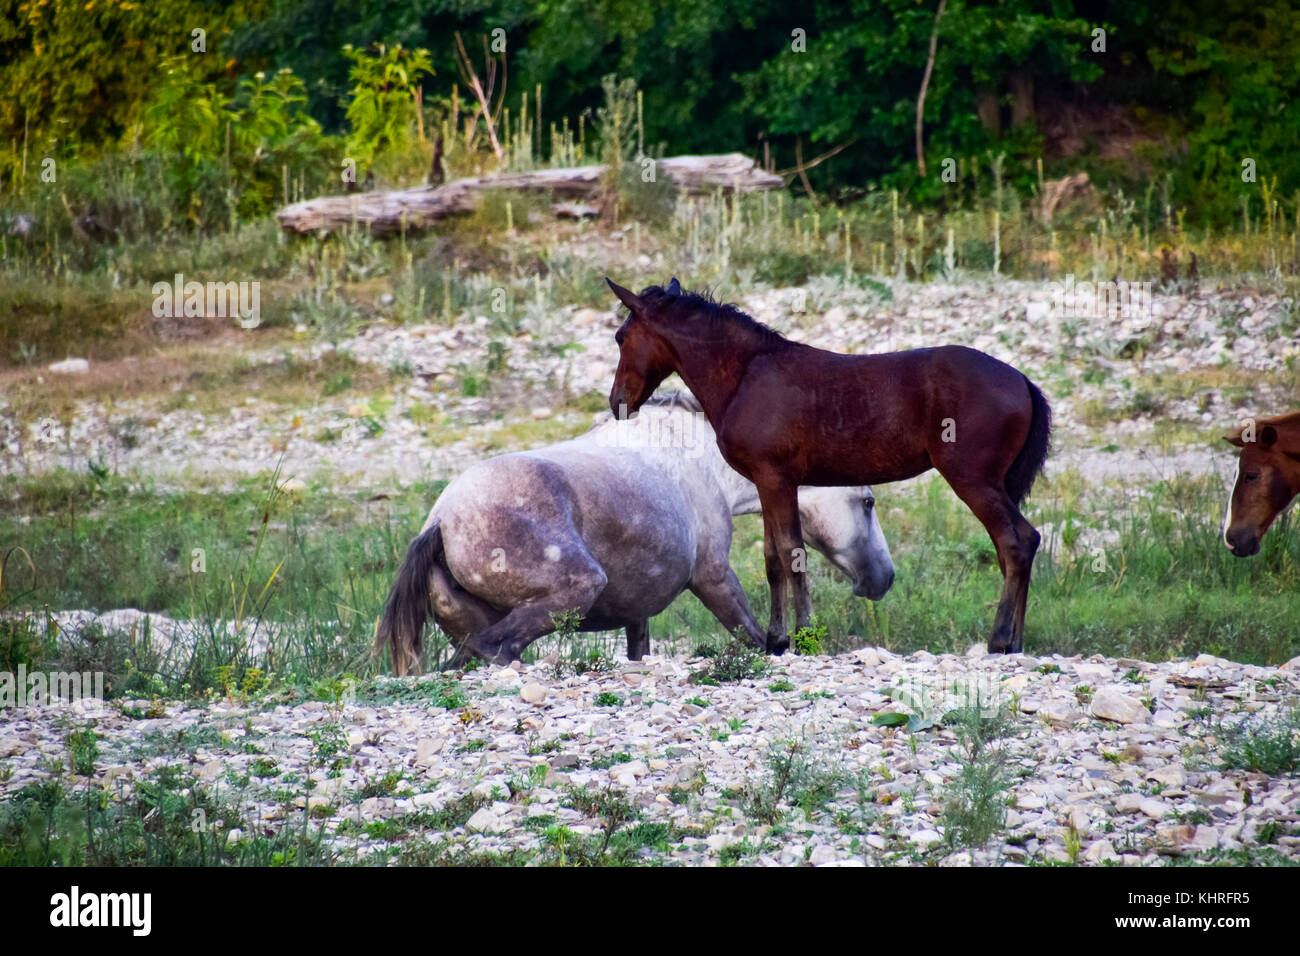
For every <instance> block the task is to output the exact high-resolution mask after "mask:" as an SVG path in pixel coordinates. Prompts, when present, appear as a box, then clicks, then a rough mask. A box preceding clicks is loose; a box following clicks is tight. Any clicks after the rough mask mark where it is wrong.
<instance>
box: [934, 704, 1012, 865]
mask: <svg viewBox="0 0 1300 956" xmlns="http://www.w3.org/2000/svg"><path fill="white" fill-rule="evenodd" d="M945 722H946V723H947V724H948V725H949V726H950V727H951V728H952V730H953V732H954V733H955V734H956V736H957V749H956V750H955V751H954V752H953V757H954V759H956V760H957V761H959V762H960V763H961V773H959V774H958V775H957V778H956V779H955V780H954V781H953V783H952V786H951V788H950V790H949V792H948V794H947V796H946V799H945V800H944V803H943V816H942V819H943V824H944V834H945V835H946V837H947V839H948V843H949V844H950V845H952V846H967V847H981V846H984V845H985V844H986V843H988V841H989V840H990V839H992V838H993V835H994V834H995V833H997V832H998V831H999V830H1001V829H1002V827H1003V826H1004V825H1005V823H1006V812H1007V800H1006V790H1007V789H1008V787H1010V785H1011V775H1010V772H1009V771H1008V769H1007V763H1006V754H1005V752H1004V750H1003V749H1002V748H1001V747H995V746H992V745H993V744H994V743H995V742H996V741H997V740H999V739H1000V738H1002V737H1004V736H1006V734H1007V733H1008V731H1009V729H1010V727H1011V723H1012V718H1011V716H1010V714H1009V713H1008V712H1007V711H1006V710H1005V709H1003V708H994V709H992V711H991V712H990V711H989V708H987V707H984V706H981V701H980V700H979V698H978V695H977V696H976V698H975V699H974V700H971V701H970V702H968V703H967V704H966V705H964V706H962V707H959V708H957V709H955V710H953V711H950V712H949V714H947V715H946V717H945Z"/></svg>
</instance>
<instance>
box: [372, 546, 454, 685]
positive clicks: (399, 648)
mask: <svg viewBox="0 0 1300 956" xmlns="http://www.w3.org/2000/svg"><path fill="white" fill-rule="evenodd" d="M442 556H443V549H442V527H441V526H440V525H439V523H438V521H437V520H434V522H433V523H432V524H430V525H429V527H427V528H426V529H425V530H424V531H422V532H420V534H419V536H418V537H417V538H416V539H415V540H414V541H412V542H411V546H410V548H408V549H407V552H406V560H405V561H403V562H402V567H401V568H400V569H399V570H398V572H397V580H396V581H395V582H393V589H392V590H391V591H389V592H388V603H387V604H385V605H384V615H383V617H382V618H381V619H380V621H379V627H378V628H377V629H376V631H375V653H376V654H379V653H382V652H383V650H384V647H385V645H387V647H388V651H389V656H390V657H391V658H392V661H393V670H394V672H396V673H397V675H398V676H401V675H403V674H405V673H406V671H407V668H408V667H412V666H417V667H418V665H419V662H420V658H421V654H422V653H423V650H424V625H425V622H426V621H427V620H428V619H429V578H430V577H431V576H432V574H433V573H434V571H435V570H436V569H437V567H438V564H439V562H441V561H442Z"/></svg>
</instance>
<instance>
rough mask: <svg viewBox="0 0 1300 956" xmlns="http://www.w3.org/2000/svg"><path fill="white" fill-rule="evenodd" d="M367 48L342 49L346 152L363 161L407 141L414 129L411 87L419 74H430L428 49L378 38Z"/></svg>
mask: <svg viewBox="0 0 1300 956" xmlns="http://www.w3.org/2000/svg"><path fill="white" fill-rule="evenodd" d="M373 49H374V52H373V53H371V52H368V51H366V50H357V49H353V48H352V46H351V45H348V46H345V47H344V48H343V56H344V57H345V58H346V59H347V61H348V62H349V63H350V64H351V67H350V69H349V70H348V79H349V81H350V82H351V83H352V89H351V90H350V91H349V93H350V96H351V101H350V102H349V103H348V107H347V111H346V114H345V115H346V117H347V121H348V126H349V128H350V132H349V134H348V144H347V148H348V155H349V156H350V157H352V158H355V159H357V160H359V161H364V163H365V164H366V165H369V164H370V163H371V162H373V161H374V157H375V154H376V153H378V152H382V151H392V152H401V151H403V150H405V149H406V148H408V147H409V146H410V144H411V141H412V139H413V138H414V136H415V132H416V129H415V128H416V117H417V111H418V108H419V107H418V103H419V101H418V99H417V90H419V89H420V87H421V85H422V78H423V77H425V76H430V77H431V76H433V60H432V58H431V57H430V55H429V51H428V50H423V49H417V50H407V49H405V48H403V47H402V45H401V44H400V43H399V44H396V45H394V46H392V47H388V46H385V45H384V44H382V43H378V44H375V46H374V48H373Z"/></svg>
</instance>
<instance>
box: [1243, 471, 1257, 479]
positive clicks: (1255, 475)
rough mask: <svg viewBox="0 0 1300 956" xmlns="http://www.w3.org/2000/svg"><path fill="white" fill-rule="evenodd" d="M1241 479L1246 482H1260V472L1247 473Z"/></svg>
mask: <svg viewBox="0 0 1300 956" xmlns="http://www.w3.org/2000/svg"><path fill="white" fill-rule="evenodd" d="M1241 477H1242V479H1243V480H1244V481H1259V472H1253V473H1247V474H1245V475H1242V476H1241Z"/></svg>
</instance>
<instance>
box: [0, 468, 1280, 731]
mask: <svg viewBox="0 0 1300 956" xmlns="http://www.w3.org/2000/svg"><path fill="white" fill-rule="evenodd" d="M270 480H271V476H269V475H264V476H262V477H261V478H257V479H250V480H246V481H243V482H241V483H239V484H238V485H236V486H235V487H233V488H229V489H224V490H218V491H210V490H202V489H195V490H191V491H184V492H176V491H162V490H159V489H157V488H156V487H155V486H153V485H152V484H151V483H149V482H148V481H143V482H141V481H135V480H128V479H124V478H121V477H117V476H114V475H111V474H107V473H106V472H103V471H98V472H90V471H87V472H79V473H72V472H67V471H59V472H53V473H50V474H46V475H44V476H42V477H40V478H32V479H25V478H19V477H16V476H12V475H11V476H7V477H5V478H0V555H3V554H5V553H6V552H11V553H10V558H9V561H8V566H7V568H6V571H5V574H4V577H3V591H0V608H3V609H6V610H13V609H17V610H28V611H31V612H33V613H34V614H35V618H34V620H33V621H32V624H31V625H29V624H27V623H24V622H21V621H17V620H15V619H12V618H6V619H5V620H4V623H3V625H2V626H0V658H3V659H4V660H6V661H8V662H9V664H11V665H13V666H16V665H17V664H18V663H19V662H22V663H26V664H27V665H28V666H29V667H36V666H40V665H42V664H43V663H46V662H54V663H60V662H61V663H62V664H63V665H65V666H62V667H60V668H59V669H69V670H72V669H75V670H84V669H90V670H103V671H104V672H105V673H106V690H107V692H108V694H109V695H110V696H120V695H122V694H134V695H136V696H158V695H164V696H165V695H168V694H171V695H180V694H189V695H197V694H202V693H205V692H208V691H215V692H220V693H223V694H224V693H230V692H231V688H236V689H238V688H245V689H247V688H248V687H249V686H250V685H249V681H250V680H251V681H253V683H254V684H257V683H265V684H266V685H268V686H269V687H274V686H280V685H283V684H291V685H299V686H304V687H312V686H315V684H316V682H318V681H321V680H326V679H338V678H340V677H341V676H343V675H346V674H356V675H359V677H360V678H361V679H362V680H363V683H362V684H361V685H359V687H360V688H361V690H362V693H363V694H365V695H366V696H368V697H373V698H375V700H376V701H380V700H383V699H385V698H389V697H394V698H395V697H396V696H399V695H407V694H409V695H412V696H415V697H419V698H421V699H425V700H428V701H429V702H430V703H432V704H435V705H438V706H450V707H454V706H459V704H458V700H459V697H458V696H457V691H456V689H455V687H454V686H452V685H445V684H439V683H430V684H428V685H417V686H416V687H415V688H405V687H404V685H396V684H395V685H393V686H392V687H389V686H387V685H379V684H369V685H367V684H365V683H364V680H365V679H366V678H368V677H370V676H371V675H373V674H374V673H376V666H375V664H374V663H373V662H372V660H371V658H370V655H369V647H370V642H371V638H372V635H373V627H374V622H375V620H376V618H377V617H378V615H379V613H380V610H381V608H382V604H383V601H384V599H385V597H386V596H387V592H388V588H389V587H390V585H391V583H392V580H393V577H394V575H395V574H396V571H397V568H398V566H399V564H400V562H401V560H402V558H403V557H404V555H405V551H406V547H407V545H408V543H409V541H410V539H411V537H412V536H413V535H414V534H415V532H416V531H417V530H418V528H419V526H420V524H421V522H422V521H423V519H424V516H425V514H426V513H427V510H428V507H429V505H430V504H431V502H432V501H433V500H434V498H435V497H436V495H437V493H438V491H439V489H440V487H441V486H440V485H438V484H429V485H418V486H415V487H413V488H409V489H405V490H394V491H392V492H390V495H391V496H390V497H389V498H388V499H386V500H381V501H369V500H367V499H368V498H369V495H367V494H364V493H339V492H335V491H332V490H330V489H329V488H327V487H311V488H309V489H308V490H307V492H306V493H305V494H301V495H296V496H287V495H278V494H275V495H268V488H269V486H270ZM1142 490H1143V491H1144V492H1145V494H1144V495H1143V496H1142V497H1141V498H1139V499H1138V501H1137V503H1136V504H1134V503H1131V502H1129V501H1128V500H1127V499H1118V498H1115V499H1111V498H1107V497H1106V496H1107V495H1108V494H1109V492H1107V491H1106V490H1104V489H1103V490H1100V491H1096V490H1094V491H1088V490H1086V489H1083V488H1081V487H1080V486H1077V483H1074V482H1072V481H1071V480H1070V479H1069V476H1068V475H1062V476H1059V477H1058V478H1057V480H1056V482H1055V484H1048V483H1044V484H1043V485H1042V486H1040V492H1039V494H1037V495H1035V497H1034V498H1032V499H1031V505H1030V508H1029V513H1030V516H1031V520H1033V521H1035V522H1036V523H1038V524H1040V525H1041V524H1043V523H1044V522H1052V523H1053V524H1054V525H1056V526H1057V527H1060V526H1062V525H1065V524H1066V521H1067V519H1072V520H1074V521H1075V522H1076V523H1077V526H1078V527H1081V528H1083V527H1086V528H1093V529H1096V530H1099V531H1106V532H1108V533H1111V534H1113V535H1115V536H1116V539H1115V541H1114V542H1113V543H1109V544H1107V546H1106V548H1105V554H1106V562H1105V564H1106V567H1105V570H1103V571H1097V570H1094V567H1095V559H1094V556H1093V554H1092V552H1091V551H1088V550H1085V549H1083V548H1082V547H1081V546H1076V549H1075V550H1071V549H1070V548H1069V547H1066V546H1065V545H1064V544H1062V543H1061V542H1060V541H1059V540H1057V541H1055V542H1045V544H1044V547H1043V549H1042V550H1041V551H1040V556H1039V560H1038V563H1037V564H1036V568H1035V575H1034V581H1033V585H1032V587H1031V589H1030V599H1029V613H1028V626H1027V631H1026V650H1027V651H1028V652H1030V653H1036V654H1047V653H1053V652H1056V653H1061V654H1067V655H1069V654H1084V655H1089V654H1094V653H1101V654H1105V655H1108V656H1113V657H1121V656H1123V657H1134V658H1141V659H1148V660H1161V659H1167V658H1170V657H1177V656H1191V655H1195V654H1198V653H1202V652H1206V653H1211V654H1215V655H1218V656H1223V657H1228V658H1231V659H1234V660H1240V661H1244V662H1250V663H1258V664H1276V663H1280V662H1282V661H1285V660H1287V659H1289V658H1291V657H1294V656H1296V655H1297V654H1300V605H1297V603H1296V602H1295V601H1294V600H1292V595H1294V593H1295V592H1296V591H1297V590H1298V589H1300V536H1298V535H1295V534H1294V533H1292V531H1291V528H1290V523H1291V522H1290V519H1289V518H1288V517H1286V516H1284V517H1283V518H1282V519H1281V521H1280V522H1279V526H1278V527H1276V528H1275V529H1274V530H1272V531H1270V532H1269V534H1268V535H1267V536H1266V537H1265V539H1264V547H1263V550H1262V553H1261V554H1260V555H1258V556H1256V557H1254V558H1251V559H1249V560H1237V559H1234V558H1233V557H1232V556H1231V555H1230V554H1229V553H1228V552H1227V550H1226V549H1225V548H1223V546H1222V544H1221V542H1220V540H1219V528H1218V522H1219V520H1220V517H1219V509H1221V507H1222V503H1221V501H1220V499H1221V497H1222V493H1221V491H1220V488H1219V486H1218V485H1217V483H1216V482H1215V481H1214V480H1212V479H1207V480H1203V481H1201V480H1198V481H1185V480H1184V481H1178V482H1173V483H1170V484H1156V485H1151V486H1148V487H1147V488H1145V489H1142ZM889 495H890V493H889V492H886V493H885V495H883V496H882V505H883V510H882V520H883V521H884V524H885V533H886V536H887V537H888V538H889V539H890V543H891V547H892V549H893V551H894V555H895V563H896V566H897V578H896V583H895V585H894V588H893V590H892V591H891V592H890V593H889V594H888V595H886V597H885V599H884V600H883V601H881V602H879V603H872V602H869V601H864V600H861V599H858V598H854V597H853V596H852V594H851V593H850V591H849V589H848V587H847V586H846V584H845V582H844V581H843V579H842V578H841V577H840V575H839V574H838V572H836V571H834V570H832V569H830V568H829V566H828V565H827V564H826V563H825V562H824V561H822V560H821V559H820V558H816V559H814V561H813V562H812V564H811V567H810V575H811V586H812V593H813V606H814V608H815V609H816V612H817V618H818V623H819V627H825V628H826V636H825V638H824V641H823V643H824V650H825V652H827V653H839V652H842V651H844V650H846V649H849V648H851V647H853V646H858V645H861V644H878V645H882V646H885V647H887V648H890V649H892V650H896V651H902V652H909V651H912V650H916V649H922V648H923V649H926V650H929V651H931V652H934V653H943V652H957V653H961V652H964V651H965V649H966V648H967V647H968V646H969V645H970V644H972V643H977V642H982V641H984V640H986V638H987V630H988V628H989V626H990V624H991V619H992V609H991V606H990V605H991V602H992V601H994V600H995V599H996V597H997V595H998V593H999V591H1000V587H1001V578H1000V575H999V573H998V570H997V566H996V562H995V561H994V558H993V551H992V547H991V546H990V545H989V543H988V541H987V537H986V536H985V534H984V531H983V529H982V528H981V527H979V526H978V524H977V523H976V521H975V519H974V518H973V517H972V516H971V515H970V514H969V513H968V512H967V511H966V509H965V508H964V506H962V505H961V504H960V502H958V501H957V500H956V499H955V497H954V496H953V495H952V494H951V492H950V491H949V490H948V489H947V488H946V486H944V485H943V483H942V481H941V480H940V479H937V478H934V479H930V480H928V481H921V482H916V483H912V484H911V485H910V486H905V487H901V488H900V489H899V490H898V491H897V492H895V493H893V495H892V497H890V496H889ZM1087 496H1091V498H1090V499H1088V500H1085V498H1087ZM1102 505H1105V507H1102ZM1098 514H1101V515H1103V516H1104V517H1102V518H1098V517H1096V515H1098ZM759 533H760V525H759V522H758V519H757V518H756V517H754V518H750V517H746V518H743V519H740V520H739V521H738V522H737V533H736V535H735V539H734V541H733V549H732V561H733V565H734V566H735V568H736V570H737V573H738V575H739V577H740V580H741V583H742V585H743V586H744V588H745V590H746V592H747V594H748V595H749V597H750V601H751V605H752V606H753V609H754V611H755V614H756V615H757V616H758V618H759V619H760V620H762V619H764V618H765V617H766V612H767V607H766V605H767V586H766V580H765V576H764V572H763V567H762V550H761V542H760V540H759ZM259 542H260V543H259ZM14 548H21V549H23V550H22V551H11V549H14ZM200 554H201V556H202V562H201V563H202V565H203V568H204V569H203V570H202V571H196V570H194V569H195V567H196V566H197V564H198V556H199V555H200ZM28 556H30V558H31V563H30V564H28V562H27V560H26V559H27V557H28ZM46 606H48V607H50V608H94V609H111V608H124V607H134V608H140V609H142V610H147V611H157V612H161V613H165V614H167V615H169V616H171V617H174V618H178V619H184V620H187V621H192V622H193V633H192V634H191V635H190V640H191V641H192V644H191V645H189V646H185V647H178V646H173V647H172V648H171V649H170V650H168V649H166V648H164V646H163V643H162V642H161V641H160V640H159V639H158V638H157V636H155V635H151V634H149V633H147V632H146V633H137V634H134V635H131V634H106V633H102V632H99V631H96V630H94V629H87V631H86V632H84V633H82V634H81V635H65V636H64V639H63V640H62V641H61V642H58V644H57V645H56V642H54V641H51V640H49V639H48V638H47V636H46V635H45V631H44V627H43V616H42V613H41V610H40V609H42V608H43V607H46ZM236 620H239V621H242V622H243V623H242V625H241V626H242V627H243V628H244V631H243V632H242V636H238V637H237V636H236V635H235V634H233V633H232V632H231V627H232V622H234V621H236ZM250 629H252V630H250ZM256 633H260V634H262V635H263V636H265V637H266V638H267V640H268V641H269V644H270V650H269V652H266V653H254V652H252V651H251V650H250V644H249V640H248V637H249V636H250V634H256ZM651 633H652V642H653V643H654V645H655V651H656V653H659V652H669V653H674V652H676V653H681V652H686V653H702V652H707V653H712V654H718V653H719V651H718V648H719V646H721V647H722V648H723V650H725V649H726V647H727V638H726V636H725V635H723V633H722V631H721V628H720V626H719V625H718V623H717V621H716V620H715V619H714V618H713V617H712V616H711V615H710V614H708V612H707V611H705V610H704V608H703V606H702V605H701V604H700V603H699V602H698V601H697V600H696V599H695V598H694V597H693V596H691V595H689V594H688V595H684V596H683V597H682V598H680V599H679V600H678V601H677V602H676V603H675V604H674V605H673V606H672V607H670V608H669V609H668V610H667V611H665V612H664V613H663V614H661V615H660V616H659V617H657V618H655V619H654V620H653V621H652V624H651ZM182 643H183V642H182ZM621 645H622V635H621V634H603V635H587V634H572V633H568V632H565V633H563V634H561V635H559V636H555V637H552V638H548V639H544V640H543V641H540V642H538V644H537V645H535V648H536V650H535V654H536V655H543V654H546V653H550V652H553V651H555V650H558V651H559V652H560V663H559V664H558V665H557V667H558V669H559V670H560V671H562V672H563V673H565V674H568V673H579V672H584V671H588V670H604V669H607V668H608V667H609V666H611V663H612V662H613V661H617V660H618V659H621V657H622V653H623V651H622V646H621ZM429 646H430V648H431V651H430V653H431V658H430V661H431V662H432V661H434V660H437V659H439V655H442V657H445V656H446V654H447V648H446V645H445V642H444V641H442V640H441V639H440V638H439V636H438V635H437V634H435V635H434V636H433V639H431V640H430V642H429ZM763 664H764V659H763V658H761V657H757V656H753V655H750V654H748V651H747V650H746V648H745V647H744V646H743V645H742V644H736V645H735V647H734V649H733V651H729V652H727V653H722V654H721V656H718V657H715V658H714V659H713V660H712V661H711V662H710V663H709V665H708V666H707V667H706V668H705V669H704V671H703V672H702V673H701V679H708V680H718V681H725V680H736V679H741V678H744V677H757V676H761V675H760V672H759V671H760V669H761V667H762V665H763ZM733 665H734V666H733Z"/></svg>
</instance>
